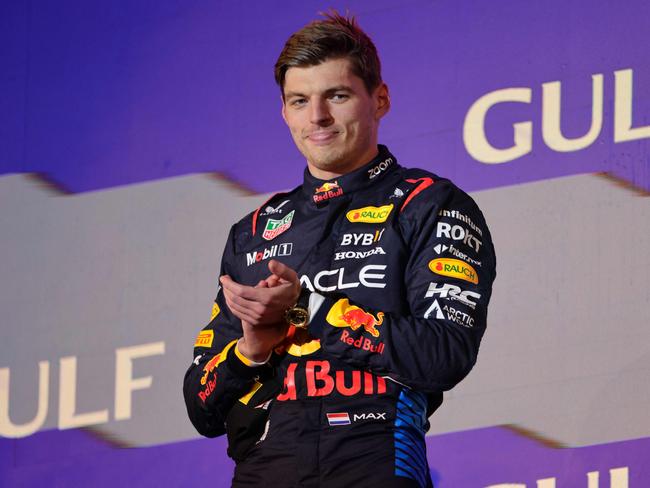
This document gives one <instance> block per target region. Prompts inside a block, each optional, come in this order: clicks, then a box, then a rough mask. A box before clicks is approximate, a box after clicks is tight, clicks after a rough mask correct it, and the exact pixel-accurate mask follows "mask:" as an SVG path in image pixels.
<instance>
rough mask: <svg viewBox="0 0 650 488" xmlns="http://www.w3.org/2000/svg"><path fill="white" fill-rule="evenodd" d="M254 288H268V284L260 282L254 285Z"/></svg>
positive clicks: (264, 281) (263, 281)
mask: <svg viewBox="0 0 650 488" xmlns="http://www.w3.org/2000/svg"><path fill="white" fill-rule="evenodd" d="M255 288H269V284H268V283H267V282H266V280H260V282H259V283H258V284H257V285H255Z"/></svg>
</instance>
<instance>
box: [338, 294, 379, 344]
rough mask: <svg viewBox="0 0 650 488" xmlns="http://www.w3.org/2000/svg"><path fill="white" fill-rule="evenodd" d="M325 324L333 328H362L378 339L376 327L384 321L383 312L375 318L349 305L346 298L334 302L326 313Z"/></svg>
mask: <svg viewBox="0 0 650 488" xmlns="http://www.w3.org/2000/svg"><path fill="white" fill-rule="evenodd" d="M326 320H327V322H329V323H330V324H331V325H333V326H334V327H350V328H351V329H352V330H357V329H358V328H359V327H361V326H363V329H364V330H365V331H366V332H368V333H369V334H370V335H372V336H373V337H379V331H378V330H377V328H376V326H378V325H381V324H382V322H383V321H384V312H379V313H377V317H375V316H374V315H373V314H371V313H369V312H366V311H365V310H363V309H361V308H359V307H357V306H355V305H350V302H348V299H347V298H343V299H341V300H339V301H338V302H336V303H335V304H334V305H333V306H332V308H331V309H330V311H329V312H328V313H327V317H326Z"/></svg>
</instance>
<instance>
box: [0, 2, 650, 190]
mask: <svg viewBox="0 0 650 488" xmlns="http://www.w3.org/2000/svg"><path fill="white" fill-rule="evenodd" d="M332 4H333V6H336V7H338V8H339V9H341V10H345V8H346V7H348V8H349V9H350V10H351V11H352V12H354V13H355V14H357V15H358V17H359V18H360V23H361V25H362V27H364V28H365V29H366V30H367V31H368V33H369V34H370V35H371V36H372V37H373V38H374V39H375V41H376V43H377V45H378V48H379V51H380V55H381V57H382V61H383V65H384V78H385V80H386V81H387V83H388V84H389V86H390V88H391V92H392V100H393V108H392V111H391V113H390V114H389V115H388V117H387V118H386V119H385V120H384V123H383V128H382V134H383V135H382V136H381V140H382V142H384V143H387V144H388V145H389V146H390V147H391V149H392V150H393V152H394V153H395V154H396V155H397V157H398V159H399V160H400V161H402V163H404V164H405V165H408V166H420V167H425V168H428V169H431V170H434V171H436V172H437V173H439V174H443V175H446V176H449V177H451V178H452V179H454V180H455V181H456V182H457V183H458V184H459V185H460V186H462V187H463V188H464V189H466V190H468V191H469V190H477V189H482V188H491V187H496V186H502V185H510V184H514V183H519V182H525V181H531V180H538V179H545V178H550V177H556V176H561V175H568V174H575V173H585V172H600V171H610V172H613V173H615V174H616V175H618V176H620V177H623V178H625V179H627V180H628V181H629V182H631V183H633V184H634V185H636V186H639V187H643V188H646V189H650V183H649V180H650V176H649V175H650V169H649V167H650V157H649V154H650V152H649V150H648V142H647V141H648V139H644V140H640V141H633V142H627V143H619V144H614V143H613V127H612V123H613V106H612V104H613V80H614V76H613V73H614V71H615V70H618V69H626V68H632V69H633V70H634V83H635V93H634V95H635V98H634V126H635V127H638V126H641V125H647V124H649V123H650V100H649V97H648V93H649V92H650V64H649V63H648V55H647V32H648V30H649V27H650V3H648V2H647V1H645V0H630V1H627V2H613V1H599V2H593V1H590V0H577V1H572V2H563V1H561V0H550V1H547V2H520V1H515V0H495V1H491V2H453V1H441V2H431V1H411V2H406V3H405V2H397V1H395V0H378V1H373V2H370V1H361V0H359V1H348V2H341V1H336V2H332ZM327 6H328V4H320V3H317V2H298V1H283V2H263V1H253V2H225V1H211V2H208V1H198V0H195V1H182V2H181V1H169V0H166V1H160V2H128V1H124V0H121V1H114V2H109V3H96V2H82V1H68V2H45V1H37V0H35V1H26V0H25V1H22V2H3V5H2V6H1V7H0V46H2V47H0V49H2V52H1V54H2V67H3V69H2V76H0V111H1V113H3V114H5V115H4V117H1V118H0V174H2V173H8V172H39V173H41V174H43V175H44V176H45V177H46V178H48V179H50V180H52V181H54V182H56V183H57V184H58V185H59V186H60V187H61V188H62V189H65V190H68V191H72V192H82V191H88V190H94V189H100V188H107V187H112V186H117V185H123V184H128V183H135V182H141V181H146V180H153V179H160V178H166V177H170V176H175V175H182V174H187V173H194V172H220V173H221V174H223V175H225V176H226V177H228V178H230V179H232V180H234V181H236V182H238V183H240V184H242V185H243V186H245V187H247V188H250V189H252V190H254V191H258V192H270V191H275V190H279V189H285V188H287V187H290V186H293V185H294V184H297V183H298V182H299V181H300V178H301V176H300V175H301V171H302V167H303V165H304V163H303V160H302V157H301V156H300V155H299V153H298V152H297V151H296V149H295V148H294V147H293V144H292V142H291V141H290V138H289V134H288V131H287V129H286V128H285V127H284V125H283V122H282V120H281V118H280V100H279V92H278V88H277V87H276V86H275V84H274V82H273V77H272V70H273V64H274V62H275V60H276V57H277V55H278V53H279V51H280V49H281V47H282V45H283V43H284V41H285V40H286V38H287V36H288V35H289V33H291V32H292V31H294V30H295V29H297V28H299V27H300V26H302V25H304V24H305V23H306V22H307V21H309V20H311V19H313V18H315V17H316V12H318V11H319V10H324V9H326V8H327ZM595 73H602V74H603V75H604V80H605V107H604V111H605V115H604V123H603V128H602V131H601V134H600V137H599V138H598V140H597V141H596V142H595V143H594V144H593V145H591V146H590V147H588V148H586V149H584V150H581V151H577V152H573V153H557V152H554V151H552V150H550V149H549V148H547V147H546V146H545V145H544V143H543V141H542V139H541V121H540V117H541V84H542V83H544V82H548V81H555V80H560V81H562V92H563V107H564V108H565V110H563V119H562V130H563V132H564V134H565V136H567V137H577V136H580V135H582V134H584V133H585V132H586V130H587V129H588V127H589V123H590V117H591V108H590V107H591V75H592V74H595ZM507 87H530V88H532V90H533V100H532V103H531V104H530V105H523V104H502V105H501V106H500V107H499V108H496V109H494V110H493V111H492V112H491V113H490V115H489V116H488V119H487V126H488V129H487V132H488V137H489V139H490V140H491V141H493V143H494V144H495V145H497V146H501V147H507V146H509V145H510V144H511V143H512V123H513V122H517V121H523V120H532V121H533V124H534V128H533V136H534V140H533V152H532V153H530V154H527V155H525V156H524V157H522V158H520V159H517V160H514V161H512V162H509V163H505V164H499V165H486V164H482V163H479V162H477V161H475V160H474V159H472V158H471V157H470V156H469V154H468V153H467V152H466V150H465V147H464V145H463V142H462V124H463V120H464V117H465V114H466V112H467V109H468V108H469V107H470V106H471V104H472V103H473V102H474V101H476V100H477V99H478V98H479V97H480V96H482V95H484V94H486V93H488V92H491V91H493V90H497V89H502V88H507Z"/></svg>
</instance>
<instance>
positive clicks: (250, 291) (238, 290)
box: [219, 275, 258, 300]
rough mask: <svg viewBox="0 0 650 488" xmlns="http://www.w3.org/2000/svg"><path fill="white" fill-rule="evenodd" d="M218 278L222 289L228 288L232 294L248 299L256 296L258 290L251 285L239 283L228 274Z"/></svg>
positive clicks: (253, 298)
mask: <svg viewBox="0 0 650 488" xmlns="http://www.w3.org/2000/svg"><path fill="white" fill-rule="evenodd" d="M219 280H220V281H221V286H222V287H223V289H224V291H225V290H229V291H230V292H232V293H233V294H235V295H237V296H240V297H242V298H247V299H249V300H255V299H256V298H258V292H257V291H256V289H255V288H253V287H252V286H246V285H240V284H239V283H237V282H236V281H233V279H232V278H231V277H230V276H228V275H223V276H222V277H221V278H219Z"/></svg>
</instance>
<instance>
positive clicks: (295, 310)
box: [284, 288, 311, 329]
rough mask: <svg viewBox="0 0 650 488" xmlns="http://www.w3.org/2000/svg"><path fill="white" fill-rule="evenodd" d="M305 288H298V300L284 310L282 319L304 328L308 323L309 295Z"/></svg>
mask: <svg viewBox="0 0 650 488" xmlns="http://www.w3.org/2000/svg"><path fill="white" fill-rule="evenodd" d="M310 294H311V292H310V291H309V290H308V289H307V288H302V289H301V290H300V295H298V301H297V302H296V304H295V305H294V306H293V307H289V308H288V309H287V310H286V311H285V312H284V319H285V320H286V321H287V322H288V323H289V324H290V325H293V326H294V327H296V328H298V329H306V328H307V325H308V324H309V295H310Z"/></svg>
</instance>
